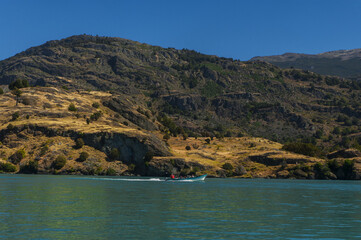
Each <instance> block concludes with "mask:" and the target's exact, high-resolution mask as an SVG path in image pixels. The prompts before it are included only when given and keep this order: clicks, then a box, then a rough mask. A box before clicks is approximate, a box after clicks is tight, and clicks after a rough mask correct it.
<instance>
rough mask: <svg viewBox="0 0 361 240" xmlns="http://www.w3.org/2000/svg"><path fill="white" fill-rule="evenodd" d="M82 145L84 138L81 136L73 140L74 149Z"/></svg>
mask: <svg viewBox="0 0 361 240" xmlns="http://www.w3.org/2000/svg"><path fill="white" fill-rule="evenodd" d="M83 146H84V140H83V139H82V138H78V139H77V140H76V141H75V147H74V148H76V149H79V148H82V147H83Z"/></svg>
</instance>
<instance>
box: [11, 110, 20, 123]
mask: <svg viewBox="0 0 361 240" xmlns="http://www.w3.org/2000/svg"><path fill="white" fill-rule="evenodd" d="M11 117H12V118H11V121H15V120H16V119H18V118H19V117H20V114H19V113H18V112H15V113H13V114H12V116H11Z"/></svg>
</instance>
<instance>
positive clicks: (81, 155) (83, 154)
mask: <svg viewBox="0 0 361 240" xmlns="http://www.w3.org/2000/svg"><path fill="white" fill-rule="evenodd" d="M88 157H89V154H88V153H87V152H82V153H80V156H79V158H78V159H77V161H78V162H84V161H85V160H87V159H88Z"/></svg>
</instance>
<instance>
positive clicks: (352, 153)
mask: <svg viewBox="0 0 361 240" xmlns="http://www.w3.org/2000/svg"><path fill="white" fill-rule="evenodd" d="M327 157H328V158H329V159H333V158H355V157H361V152H360V151H359V150H357V149H352V148H350V149H342V150H339V151H336V152H332V153H330V154H328V155H327Z"/></svg>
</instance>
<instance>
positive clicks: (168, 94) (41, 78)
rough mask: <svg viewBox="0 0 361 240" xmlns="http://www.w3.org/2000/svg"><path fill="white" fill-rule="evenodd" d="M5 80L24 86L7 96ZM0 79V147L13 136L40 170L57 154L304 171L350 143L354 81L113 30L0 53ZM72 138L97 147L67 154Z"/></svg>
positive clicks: (120, 162) (106, 162) (179, 166)
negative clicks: (0, 55) (152, 41)
mask: <svg viewBox="0 0 361 240" xmlns="http://www.w3.org/2000/svg"><path fill="white" fill-rule="evenodd" d="M19 79H20V80H21V81H19ZM14 81H18V83H20V82H22V81H28V82H29V83H30V86H31V87H30V88H24V89H23V90H22V91H23V94H22V95H21V96H20V97H19V96H18V97H17V96H15V95H13V94H11V92H10V91H9V89H8V85H9V84H10V83H12V85H14ZM15 85H16V84H15ZM0 86H1V87H2V88H3V89H4V90H5V94H3V95H0V96H1V103H2V104H1V106H0V108H1V111H2V115H1V117H0V126H1V127H0V141H1V142H2V143H3V145H2V146H3V147H2V148H4V149H5V150H4V154H3V157H2V158H3V159H10V160H11V159H19V156H22V154H21V153H22V152H21V150H22V147H23V146H25V147H24V149H25V150H24V151H25V152H26V153H27V154H26V156H27V157H25V159H26V161H35V162H36V163H37V164H39V166H38V167H39V169H40V170H41V171H44V172H49V171H55V170H54V168H53V167H52V166H53V165H52V164H53V163H52V162H54V161H55V160H56V158H57V156H58V155H66V156H69V158H68V161H69V163H67V164H66V165H65V167H62V168H60V170H59V169H56V171H55V172H59V173H67V174H70V173H76V174H77V173H83V174H85V173H90V174H91V173H93V174H94V173H96V172H97V173H102V174H105V172H106V169H112V170H109V171H110V172H113V171H115V172H116V174H141V175H158V176H164V175H167V174H169V172H171V171H176V172H178V173H182V174H186V173H190V172H192V171H193V172H203V173H210V174H211V175H213V176H232V175H235V176H241V175H242V176H248V177H257V176H262V177H297V176H298V177H301V176H302V178H306V177H310V178H313V177H315V176H326V175H325V174H323V175H320V173H319V172H317V171H321V170H320V169H323V168H308V167H307V166H313V165H315V164H316V163H322V164H324V163H325V164H326V161H325V160H323V159H320V157H323V158H326V155H327V154H328V153H329V152H332V151H337V150H340V149H342V148H350V147H353V148H357V149H358V148H360V144H361V138H360V137H359V133H360V131H361V124H360V121H359V118H360V116H361V108H360V102H361V101H360V100H361V91H360V89H361V83H360V82H358V81H351V80H347V79H342V78H338V77H330V76H322V75H319V74H317V73H313V72H310V71H304V70H296V69H281V68H279V67H277V66H275V65H272V64H269V63H265V62H260V61H247V62H241V61H239V60H233V59H228V58H222V57H217V56H211V55H204V54H201V53H198V52H196V51H192V50H187V49H183V50H177V49H174V48H161V47H157V46H151V45H147V44H143V43H138V42H134V41H130V40H126V39H121V38H110V37H96V36H88V35H80V36H72V37H69V38H66V39H62V40H56V41H49V42H47V43H45V44H43V45H41V46H38V47H33V48H30V49H28V50H26V51H24V52H21V53H19V54H17V55H15V56H13V57H11V58H8V59H6V60H3V61H1V62H0ZM71 104H73V105H74V106H71ZM93 104H95V105H94V106H98V107H93ZM75 110H76V111H75ZM36 136H39V137H40V136H41V137H42V139H43V140H42V141H38V142H36V140H35V139H37V138H36ZM77 139H82V141H83V142H84V144H85V146H86V148H87V149H88V150H87V152H88V153H92V155H94V156H98V157H96V158H93V160H91V161H92V162H88V160H87V161H77V159H80V154H81V150H79V149H78V148H76V147H73V146H76V141H77ZM277 142H279V143H277ZM283 143H287V144H286V145H283ZM45 146H47V150H46V151H45V152H46V154H43V151H42V148H43V147H44V148H45ZM58 146H60V147H58ZM49 149H50V150H51V151H49ZM360 149H361V148H360ZM15 150H16V151H15ZM285 150H287V151H285ZM17 151H20V153H17ZM289 151H293V152H295V153H290V152H289ZM355 151H356V152H357V150H355ZM296 153H297V154H307V155H309V156H311V157H306V156H304V155H297V154H296ZM19 154H20V155H19ZM42 154H43V155H42ZM341 155H342V154H341ZM332 156H333V155H332ZM352 156H353V158H355V159H354V160H355V161H356V166H358V162H357V161H358V159H357V157H358V153H355V154H353V155H352ZM338 158H339V157H338ZM114 160H115V162H113V161H114ZM26 161H25V160H21V161H20V162H17V161H15V162H17V164H20V165H19V167H21V164H23V162H24V164H25V163H26ZM110 163H111V164H110ZM301 163H302V164H306V165H307V166H306V165H302V166H301V165H299V164H301ZM339 163H340V164H341V165H342V164H343V163H344V162H343V160H340V162H339ZM114 164H116V165H114ZM227 164H231V166H232V167H230V166H229V165H227ZM282 164H283V165H282ZM287 164H289V167H287V166H285V165H287ZM345 164H348V163H347V162H346V163H345ZM281 165H282V166H281ZM25 166H27V165H25ZM295 168H297V169H300V168H302V169H303V170H302V172H303V173H304V174H303V173H300V174H298V175H297V174H296V175H297V176H296V175H295V174H294V172H295V170H297V169H295ZM89 169H90V170H89ZM99 169H101V170H99ZM317 169H318V170H317ZM40 170H39V171H40ZM280 171H284V172H282V173H280ZM322 171H323V170H322ZM247 174H248V175H247ZM312 176H313V177H312ZM327 176H329V175H327ZM330 176H331V175H330ZM330 176H329V178H332V177H330ZM345 176H346V175H342V176H339V177H336V178H342V179H345V178H346V177H345ZM355 176H356V175H355ZM355 176H354V177H353V178H356V177H355Z"/></svg>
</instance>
